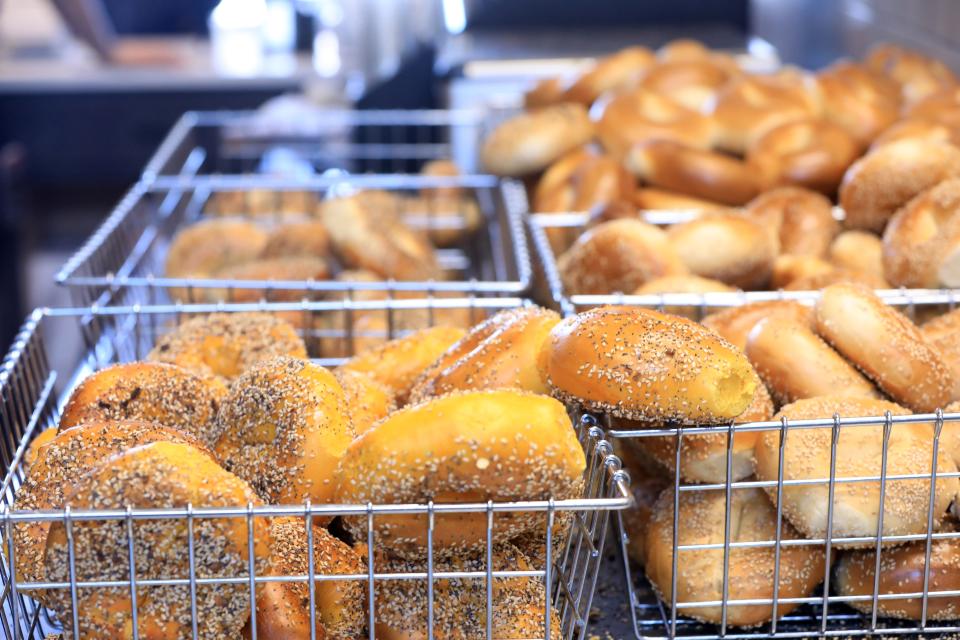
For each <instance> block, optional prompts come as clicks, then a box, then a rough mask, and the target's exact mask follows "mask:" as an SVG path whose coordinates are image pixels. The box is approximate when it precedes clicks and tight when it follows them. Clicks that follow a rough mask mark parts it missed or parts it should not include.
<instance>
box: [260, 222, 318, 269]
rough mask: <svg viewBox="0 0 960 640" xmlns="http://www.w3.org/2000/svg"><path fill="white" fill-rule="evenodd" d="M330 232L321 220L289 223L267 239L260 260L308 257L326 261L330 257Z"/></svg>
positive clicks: (274, 231)
mask: <svg viewBox="0 0 960 640" xmlns="http://www.w3.org/2000/svg"><path fill="white" fill-rule="evenodd" d="M330 251H331V246H330V232H329V231H327V227H326V226H324V224H323V223H322V222H320V221H319V220H305V221H301V222H287V223H284V224H282V225H280V226H279V227H277V228H276V229H274V230H273V231H271V232H270V235H269V236H268V237H267V243H266V244H265V245H264V247H263V251H262V252H261V253H260V258H261V259H263V258H289V257H291V256H306V257H310V258H319V259H320V260H326V259H327V258H329V257H330Z"/></svg>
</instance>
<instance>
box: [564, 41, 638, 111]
mask: <svg viewBox="0 0 960 640" xmlns="http://www.w3.org/2000/svg"><path fill="white" fill-rule="evenodd" d="M655 61H656V57H655V56H654V55H653V52H652V51H650V50H649V49H647V48H646V47H626V48H625V49H621V50H620V51H617V52H616V53H613V54H611V55H609V56H605V57H603V58H600V59H599V60H597V62H596V63H595V64H594V65H593V66H592V67H591V68H589V69H587V70H586V71H584V72H583V73H582V74H580V77H579V78H577V79H576V80H575V81H574V82H573V83H572V84H571V85H570V86H569V87H568V88H567V90H566V91H564V92H563V96H562V100H564V101H566V102H577V103H580V104H582V105H585V106H590V105H591V104H593V102H594V100H596V99H597V98H599V97H600V95H602V94H604V93H606V92H608V91H617V90H620V89H625V88H628V87H630V86H632V85H634V84H636V83H637V82H638V81H639V79H640V77H641V76H642V75H643V73H644V71H646V70H647V69H648V68H649V67H650V66H651V65H653V63H654V62H655Z"/></svg>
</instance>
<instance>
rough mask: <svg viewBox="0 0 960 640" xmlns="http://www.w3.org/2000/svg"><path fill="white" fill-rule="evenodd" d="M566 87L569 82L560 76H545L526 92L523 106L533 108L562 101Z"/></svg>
mask: <svg viewBox="0 0 960 640" xmlns="http://www.w3.org/2000/svg"><path fill="white" fill-rule="evenodd" d="M566 88H567V83H566V82H565V81H564V79H563V78H561V77H560V76H550V77H548V78H544V79H542V80H540V81H538V82H537V83H536V84H534V85H533V86H532V87H530V88H529V89H527V90H526V92H524V94H523V106H524V108H526V109H530V110H533V109H539V108H541V107H549V106H550V105H554V104H557V103H558V102H562V101H563V92H564V91H566Z"/></svg>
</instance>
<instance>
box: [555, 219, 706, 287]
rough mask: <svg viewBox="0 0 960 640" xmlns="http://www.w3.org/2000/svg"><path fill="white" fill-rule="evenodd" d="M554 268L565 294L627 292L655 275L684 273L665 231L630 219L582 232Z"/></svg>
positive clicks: (684, 268) (656, 276)
mask: <svg viewBox="0 0 960 640" xmlns="http://www.w3.org/2000/svg"><path fill="white" fill-rule="evenodd" d="M557 269H558V270H559V271H560V278H561V280H562V281H563V285H564V287H565V289H566V292H567V293H568V294H608V293H617V292H621V293H629V292H631V291H634V290H635V289H636V288H637V287H639V286H640V285H642V284H643V283H645V282H648V281H650V280H653V279H655V278H659V277H661V276H671V275H683V274H686V273H687V269H686V267H685V266H684V265H683V262H681V261H680V256H678V255H677V252H676V250H675V249H674V248H673V247H672V246H670V242H669V240H668V238H667V234H666V233H665V232H664V231H662V230H660V229H659V228H657V227H655V226H653V225H651V224H647V223H646V222H642V221H640V220H636V219H630V218H622V219H619V220H611V221H610V222H604V223H602V224H598V225H597V226H595V227H593V228H592V229H590V230H589V231H587V232H586V233H584V234H583V235H581V236H580V237H579V238H577V241H576V242H575V243H574V244H573V246H572V247H570V249H569V250H567V252H566V253H564V254H563V255H561V256H560V258H559V259H558V261H557Z"/></svg>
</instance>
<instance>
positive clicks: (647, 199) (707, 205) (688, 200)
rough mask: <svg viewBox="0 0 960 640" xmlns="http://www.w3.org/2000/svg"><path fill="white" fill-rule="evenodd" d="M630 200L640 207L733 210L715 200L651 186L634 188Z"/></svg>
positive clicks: (683, 209)
mask: <svg viewBox="0 0 960 640" xmlns="http://www.w3.org/2000/svg"><path fill="white" fill-rule="evenodd" d="M630 201H631V202H632V203H633V204H634V205H636V206H637V207H638V208H640V209H653V210H658V209H676V210H680V211H694V212H698V213H731V212H733V211H734V210H733V209H731V208H730V207H727V206H726V205H722V204H719V203H717V202H711V201H710V200H703V199H701V198H693V197H691V196H686V195H683V194H682V193H675V192H673V191H664V190H663V189H655V188H653V187H644V188H641V189H636V190H635V191H634V192H633V195H632V196H631V197H630Z"/></svg>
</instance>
